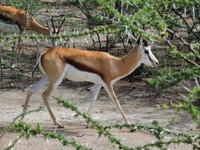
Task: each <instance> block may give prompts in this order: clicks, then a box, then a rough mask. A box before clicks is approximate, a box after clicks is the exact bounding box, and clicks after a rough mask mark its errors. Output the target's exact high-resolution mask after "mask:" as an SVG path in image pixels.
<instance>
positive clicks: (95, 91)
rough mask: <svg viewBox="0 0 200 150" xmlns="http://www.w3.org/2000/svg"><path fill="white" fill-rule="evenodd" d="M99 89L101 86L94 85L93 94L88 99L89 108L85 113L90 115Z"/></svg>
mask: <svg viewBox="0 0 200 150" xmlns="http://www.w3.org/2000/svg"><path fill="white" fill-rule="evenodd" d="M100 89H101V85H100V84H95V85H94V87H93V92H92V97H91V98H90V106H89V108H88V111H87V113H88V114H90V113H91V111H92V108H93V105H94V102H95V101H96V99H97V96H98V94H99V91H100Z"/></svg>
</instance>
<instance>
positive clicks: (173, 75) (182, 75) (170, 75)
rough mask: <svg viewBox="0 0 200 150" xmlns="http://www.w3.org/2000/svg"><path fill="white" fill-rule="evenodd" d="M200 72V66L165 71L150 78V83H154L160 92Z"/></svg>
mask: <svg viewBox="0 0 200 150" xmlns="http://www.w3.org/2000/svg"><path fill="white" fill-rule="evenodd" d="M199 74H200V66H197V67H191V68H187V69H183V70H180V71H178V72H171V71H170V70H169V71H168V72H165V73H164V74H163V75H161V76H157V77H155V78H153V79H150V80H148V83H149V84H150V85H154V86H155V87H156V88H157V89H158V90H159V91H160V92H163V90H165V89H167V88H170V87H172V86H176V85H177V86H178V85H179V83H180V82H181V81H185V80H188V79H190V78H192V77H195V76H196V75H199Z"/></svg>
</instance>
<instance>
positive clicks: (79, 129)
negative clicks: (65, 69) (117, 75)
mask: <svg viewBox="0 0 200 150" xmlns="http://www.w3.org/2000/svg"><path fill="white" fill-rule="evenodd" d="M88 86H91V85H89V84H85V83H73V82H70V81H64V84H63V85H62V86H60V87H59V88H58V89H57V90H56V91H55V92H54V93H53V95H54V96H60V97H62V98H66V99H67V100H69V101H70V102H71V103H73V104H75V105H76V106H78V108H79V109H80V110H81V111H82V112H83V111H87V109H88V106H89V102H88V97H89V95H90V93H91V91H90V92H89V91H87V90H86V88H87V87H88ZM115 87H116V88H115V91H116V93H117V95H118V98H119V100H120V103H121V105H122V108H123V110H124V112H125V114H126V115H127V117H128V119H129V120H130V122H131V123H140V124H144V125H150V124H151V123H152V121H153V120H157V121H158V122H159V123H160V124H162V125H163V126H167V127H168V128H170V129H172V130H180V131H184V132H187V133H190V132H191V131H194V130H195V123H193V122H192V120H191V117H190V116H189V115H188V114H187V113H185V112H182V113H178V114H176V119H175V120H174V121H173V122H172V123H169V122H170V120H171V119H172V118H173V117H174V116H175V113H176V112H175V110H172V109H156V104H158V103H159V102H160V101H162V100H164V99H165V98H169V97H167V94H166V95H162V96H159V97H155V93H153V91H151V90H150V89H148V88H145V87H146V84H145V83H144V82H142V83H141V82H132V83H130V82H127V81H119V82H118V83H117V84H116V86H115ZM40 93H41V91H40V92H38V93H36V94H35V95H34V96H33V97H32V99H31V101H30V107H29V110H34V109H37V108H39V107H40V106H43V102H42V99H41V96H40ZM171 95H173V94H172V93H171ZM25 96H26V91H24V90H14V89H13V90H3V91H0V103H1V105H0V130H1V131H2V130H4V129H5V128H6V127H7V126H8V125H9V124H10V123H11V122H12V121H13V119H14V118H15V117H16V116H18V115H19V114H20V113H21V111H22V104H23V103H24V99H25ZM174 96H175V93H174ZM50 103H51V106H52V108H53V110H54V112H55V114H56V116H57V117H58V119H59V121H60V122H61V123H62V124H63V125H64V127H65V128H63V129H56V128H55V126H54V125H53V122H52V120H51V118H50V116H49V114H48V112H47V111H46V110H45V111H41V112H38V113H32V114H30V115H27V116H26V117H25V119H24V121H26V122H27V123H29V124H31V125H36V124H37V123H40V124H42V125H43V126H44V128H45V129H46V130H48V131H53V132H57V133H60V134H62V135H64V136H65V138H66V139H69V140H70V139H72V138H74V139H76V140H77V141H78V142H79V144H82V145H84V146H87V147H88V148H93V149H95V150H105V149H118V147H117V145H114V144H111V143H110V142H109V141H108V139H107V138H105V137H103V136H101V137H99V136H98V134H97V133H96V132H95V130H92V129H89V128H86V123H85V121H84V119H83V118H77V117H74V116H73V114H74V112H72V111H70V110H68V109H64V108H63V107H62V106H60V105H58V104H57V103H56V102H55V100H53V98H51V100H50ZM91 116H92V117H93V118H94V119H95V120H96V121H98V122H100V123H102V124H104V125H113V124H122V123H124V122H123V119H122V117H121V115H120V113H119V112H118V111H117V109H116V107H115V105H114V104H113V102H112V100H111V99H110V98H108V96H107V94H106V93H105V91H104V89H102V90H101V92H100V94H99V97H98V99H97V101H96V103H95V105H94V108H93V111H92V114H91ZM111 132H112V133H113V135H115V136H116V137H118V138H120V139H121V140H122V143H123V144H126V145H127V146H130V147H133V148H134V147H137V146H142V145H144V144H147V143H152V142H155V141H156V138H155V137H154V136H152V135H151V134H149V133H147V132H129V131H128V130H127V129H123V130H118V129H112V130H111ZM17 135H18V134H17V133H16V132H15V131H11V132H9V133H6V134H5V135H4V136H3V137H1V138H0V149H4V148H6V147H7V146H8V145H9V143H10V142H11V141H12V140H14V139H15V138H16V137H17ZM168 139H170V136H169V137H166V140H168ZM15 147H16V149H20V150H21V149H22V150H28V149H29V150H35V149H44V150H61V149H75V148H72V147H69V146H66V147H64V146H62V145H61V143H60V142H59V141H57V140H52V139H51V140H45V139H44V138H43V137H41V136H37V137H31V138H30V139H28V140H26V139H21V140H20V141H19V142H18V143H17V144H16V146H15ZM152 149H156V148H152ZM169 149H178V150H179V149H180V150H189V149H192V147H191V146H190V145H185V144H180V145H170V146H169Z"/></svg>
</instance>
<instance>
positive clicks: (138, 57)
mask: <svg viewBox="0 0 200 150" xmlns="http://www.w3.org/2000/svg"><path fill="white" fill-rule="evenodd" d="M142 63H144V64H146V65H149V66H157V65H158V60H157V59H156V57H155V56H154V55H153V53H152V52H151V46H150V45H149V44H148V43H147V41H146V40H137V42H136V44H135V46H134V48H133V49H132V50H130V51H129V53H128V54H127V55H125V56H124V57H122V58H118V57H114V56H112V55H110V54H108V53H106V52H98V51H87V50H78V49H73V48H62V47H55V48H51V49H49V50H47V51H44V52H43V53H42V54H41V55H40V58H39V60H38V64H39V68H40V70H41V71H42V72H43V76H42V78H41V79H40V81H38V82H37V83H35V84H34V85H31V86H30V87H29V88H28V93H27V96H26V100H25V104H24V108H23V112H26V110H27V107H28V103H29V100H30V98H31V96H32V94H33V93H35V92H36V91H37V90H39V89H41V88H43V87H45V86H46V85H48V86H47V88H46V90H45V91H44V92H43V93H42V98H43V101H44V104H45V106H46V108H47V110H48V112H49V114H50V116H51V118H52V120H53V122H54V124H55V125H57V126H58V127H63V126H62V125H61V123H59V122H58V121H57V119H56V117H55V115H54V113H53V111H52V109H51V107H50V105H49V97H50V95H51V93H52V92H53V91H54V90H55V89H56V88H57V87H58V86H59V84H60V83H61V82H62V80H63V78H64V77H65V76H66V78H68V79H69V80H74V81H89V82H93V83H95V85H94V88H93V93H92V98H91V102H90V106H89V109H88V113H90V112H91V110H92V107H93V104H94V102H95V100H96V99H97V95H98V93H99V91H100V88H101V87H104V88H105V90H106V92H107V93H108V95H109V96H110V97H111V99H112V100H113V101H114V103H115V104H116V106H117V108H118V109H119V111H120V113H121V115H122V117H123V119H124V120H125V122H126V123H127V124H130V123H129V121H128V119H127V118H126V116H125V114H124V112H123V111H122V108H121V106H120V103H119V100H118V99H117V97H116V95H115V92H114V90H113V84H114V83H115V82H116V81H118V80H120V79H122V78H124V77H126V76H127V75H128V74H130V73H132V72H133V71H134V70H135V69H136V68H137V67H139V66H140V65H141V64H142Z"/></svg>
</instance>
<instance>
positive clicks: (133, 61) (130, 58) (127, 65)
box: [118, 46, 142, 79]
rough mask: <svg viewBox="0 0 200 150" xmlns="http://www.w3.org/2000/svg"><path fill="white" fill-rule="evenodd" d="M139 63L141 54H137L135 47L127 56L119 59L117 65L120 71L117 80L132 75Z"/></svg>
mask: <svg viewBox="0 0 200 150" xmlns="http://www.w3.org/2000/svg"><path fill="white" fill-rule="evenodd" d="M141 63H142V62H141V54H140V53H139V52H138V50H137V46H136V47H134V48H133V49H132V50H131V51H130V52H129V53H128V54H127V55H125V56H124V57H122V58H121V63H120V65H119V67H120V68H119V69H120V70H121V71H120V75H119V77H118V79H121V78H123V77H125V76H127V75H129V74H130V73H132V72H133V71H134V70H135V69H136V68H137V67H139V66H140V65H141Z"/></svg>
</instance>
